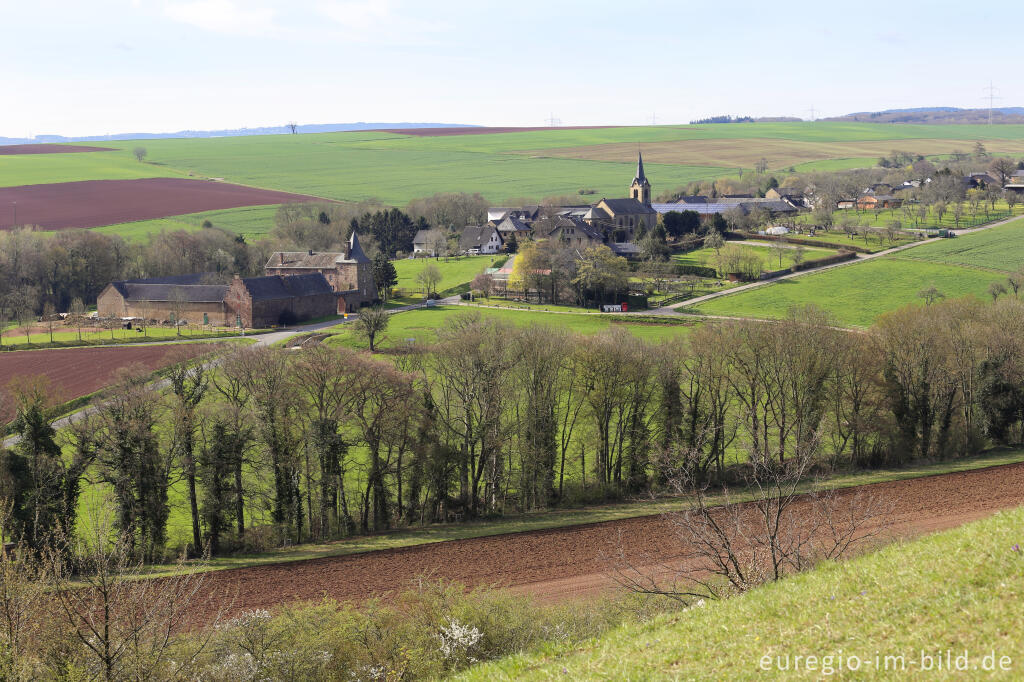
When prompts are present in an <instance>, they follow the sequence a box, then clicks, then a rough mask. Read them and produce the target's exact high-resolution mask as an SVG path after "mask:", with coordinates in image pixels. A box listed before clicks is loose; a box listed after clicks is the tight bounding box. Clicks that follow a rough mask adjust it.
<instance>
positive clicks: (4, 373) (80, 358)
mask: <svg viewBox="0 0 1024 682" xmlns="http://www.w3.org/2000/svg"><path fill="white" fill-rule="evenodd" d="M174 347H175V346H173V345H167V344H161V345H139V346H118V347H116V348H58V349H53V350H18V351H11V352H3V353H0V390H3V389H4V388H5V387H6V386H7V384H8V383H10V381H11V379H13V378H15V377H19V376H34V375H40V374H41V375H44V376H46V377H47V378H48V379H49V380H50V384H51V385H52V386H53V387H55V388H56V389H57V397H58V400H60V401H66V400H73V399H74V398H78V397H80V396H83V395H88V394H90V393H94V392H96V391H98V390H100V389H101V388H103V387H104V386H106V385H107V384H108V383H110V377H111V374H113V372H114V371H115V370H117V369H118V368H120V367H125V366H127V365H132V364H138V365H142V366H143V367H145V368H146V369H149V370H155V369H159V368H160V367H163V366H164V365H166V364H168V363H169V362H170V358H169V357H168V354H169V353H170V352H171V350H172V349H174ZM13 409H14V405H13V404H11V401H10V400H5V401H3V402H0V423H6V422H8V421H10V420H11V418H12V417H13V416H14V415H13Z"/></svg>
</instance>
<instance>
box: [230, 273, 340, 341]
mask: <svg viewBox="0 0 1024 682" xmlns="http://www.w3.org/2000/svg"><path fill="white" fill-rule="evenodd" d="M224 305H225V307H226V309H227V310H228V311H229V312H233V313H234V315H235V322H236V323H237V322H238V321H241V322H242V324H243V325H244V326H246V327H255V328H263V327H272V326H274V325H278V324H282V325H289V324H295V323H296V322H302V321H303V320H312V319H315V318H318V317H327V316H328V315H334V314H336V313H337V310H338V294H337V293H335V291H334V289H333V288H332V287H331V285H330V284H329V283H328V282H327V280H326V279H325V278H324V276H323V275H322V274H320V273H318V272H314V273H307V274H302V275H287V276H286V275H268V276H266V277H246V278H244V279H243V278H242V277H238V276H237V275H236V276H235V279H234V280H232V282H231V284H230V286H229V287H228V290H227V293H226V294H225V296H224Z"/></svg>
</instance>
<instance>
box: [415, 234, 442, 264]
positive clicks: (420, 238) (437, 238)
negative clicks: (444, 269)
mask: <svg viewBox="0 0 1024 682" xmlns="http://www.w3.org/2000/svg"><path fill="white" fill-rule="evenodd" d="M444 242H445V237H444V234H443V233H442V232H441V230H419V231H417V232H416V235H415V236H414V237H413V238H412V253H413V255H414V256H429V257H430V258H434V257H436V256H437V251H438V247H439V246H442V245H444Z"/></svg>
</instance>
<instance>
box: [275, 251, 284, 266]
mask: <svg viewBox="0 0 1024 682" xmlns="http://www.w3.org/2000/svg"><path fill="white" fill-rule="evenodd" d="M277 260H278V261H279V262H278V265H284V251H278V252H277Z"/></svg>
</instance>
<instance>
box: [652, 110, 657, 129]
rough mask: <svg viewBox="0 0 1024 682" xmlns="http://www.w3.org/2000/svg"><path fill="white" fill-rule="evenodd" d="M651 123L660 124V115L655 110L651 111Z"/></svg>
mask: <svg viewBox="0 0 1024 682" xmlns="http://www.w3.org/2000/svg"><path fill="white" fill-rule="evenodd" d="M651 125H652V126H656V125H658V116H657V114H655V113H654V112H653V111H652V112H651Z"/></svg>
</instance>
